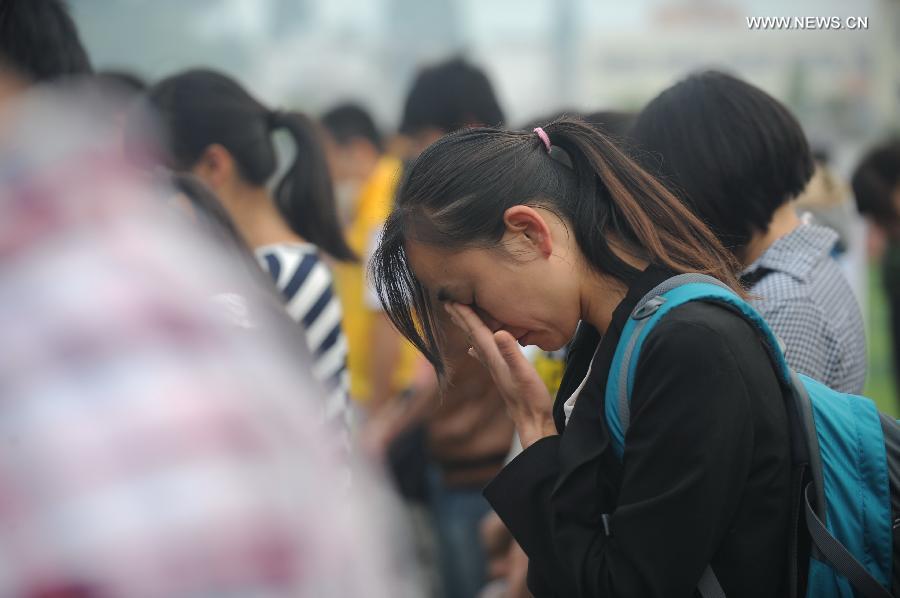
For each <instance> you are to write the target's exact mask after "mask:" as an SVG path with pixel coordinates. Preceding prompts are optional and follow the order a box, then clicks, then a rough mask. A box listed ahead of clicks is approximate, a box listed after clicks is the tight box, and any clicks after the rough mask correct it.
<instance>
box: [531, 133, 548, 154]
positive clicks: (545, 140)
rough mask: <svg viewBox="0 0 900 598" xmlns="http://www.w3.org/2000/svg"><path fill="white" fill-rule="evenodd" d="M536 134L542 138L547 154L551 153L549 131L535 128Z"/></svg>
mask: <svg viewBox="0 0 900 598" xmlns="http://www.w3.org/2000/svg"><path fill="white" fill-rule="evenodd" d="M534 132H535V133H537V136H538V137H540V138H541V141H543V142H544V147H546V148H547V153H548V154H549V153H550V136H549V135H547V131H545V130H544V129H543V128H541V127H535V128H534Z"/></svg>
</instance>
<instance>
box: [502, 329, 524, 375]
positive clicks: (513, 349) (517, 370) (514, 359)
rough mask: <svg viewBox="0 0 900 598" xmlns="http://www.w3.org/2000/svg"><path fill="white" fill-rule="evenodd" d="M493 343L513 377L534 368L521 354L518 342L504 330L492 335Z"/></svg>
mask: <svg viewBox="0 0 900 598" xmlns="http://www.w3.org/2000/svg"><path fill="white" fill-rule="evenodd" d="M494 343H495V344H496V345H497V350H498V351H499V352H500V356H501V357H503V361H505V362H506V366H507V367H508V368H509V371H510V372H511V373H512V374H513V375H514V376H515V375H521V374H524V373H525V372H526V370H530V369H533V368H534V366H532V365H531V363H530V362H529V361H528V359H526V358H525V355H524V354H523V353H522V349H521V348H520V347H519V341H517V340H516V338H515V337H514V336H513V335H512V334H510V333H509V332H507V331H506V330H498V331H497V332H495V333H494Z"/></svg>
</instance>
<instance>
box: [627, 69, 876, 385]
mask: <svg viewBox="0 0 900 598" xmlns="http://www.w3.org/2000/svg"><path fill="white" fill-rule="evenodd" d="M630 141H631V142H632V143H633V144H634V146H635V152H636V155H637V158H638V161H639V162H641V163H642V165H643V166H644V167H645V168H647V169H648V170H649V171H650V172H651V173H652V174H654V175H656V176H657V178H659V179H660V180H661V181H662V182H663V183H664V184H666V185H667V186H668V187H669V188H670V190H672V191H673V192H674V193H675V195H676V196H677V197H678V198H679V199H681V201H683V202H684V203H685V204H686V205H687V206H688V207H689V208H690V209H691V210H693V211H694V212H695V213H696V214H697V215H698V216H700V218H701V219H702V220H703V221H704V222H705V223H706V224H707V225H708V226H709V227H710V228H711V229H712V230H713V232H714V233H715V234H716V236H718V238H719V240H720V241H721V242H722V244H723V245H724V246H725V247H727V248H728V249H729V250H731V252H732V253H733V254H734V256H735V257H736V258H737V260H738V261H739V263H740V265H741V267H742V271H741V272H740V275H741V277H742V282H743V283H744V285H745V286H746V287H747V288H748V289H749V291H750V294H751V296H754V297H757V298H758V299H757V300H756V301H755V302H754V303H755V307H756V308H757V309H758V310H759V312H760V314H761V315H762V316H763V317H764V318H765V319H766V321H767V322H768V323H769V325H770V326H771V327H772V330H773V331H774V332H775V334H776V335H778V337H779V338H780V339H781V341H782V342H783V343H784V345H785V348H786V349H785V356H786V358H787V361H788V364H789V365H790V366H791V367H792V368H794V369H795V370H797V371H798V372H800V373H802V374H806V375H808V376H811V377H813V378H815V379H817V380H821V381H822V382H824V383H826V384H827V385H828V386H830V387H831V388H835V389H837V390H840V391H843V392H848V393H855V394H859V393H861V392H862V389H863V385H864V384H865V381H866V337H865V328H864V325H863V319H862V313H861V312H860V308H859V304H858V302H857V300H856V297H855V296H854V294H853V290H852V289H851V288H850V284H849V282H848V281H847V279H846V278H845V277H844V274H843V272H841V269H840V267H839V265H838V263H837V262H836V261H835V259H834V256H833V251H834V248H835V246H836V244H837V241H838V235H837V233H835V232H834V231H832V230H829V229H827V228H825V227H822V226H818V225H816V224H814V223H812V222H811V219H809V218H807V217H805V216H802V217H801V216H800V215H798V214H797V211H796V209H795V206H794V204H793V202H792V201H791V200H792V199H794V198H796V197H797V196H798V195H800V194H801V193H802V192H803V191H804V189H806V187H807V184H808V183H809V180H810V178H811V177H812V174H813V159H812V155H811V153H810V148H809V143H808V142H807V140H806V136H805V135H804V133H803V129H801V127H800V124H799V123H798V122H797V120H796V119H795V118H794V116H793V115H792V114H791V113H790V112H789V111H788V110H787V108H785V107H784V106H783V105H782V104H781V103H780V102H778V101H777V100H776V99H775V98H773V97H771V96H770V95H768V94H767V93H765V92H764V91H762V90H761V89H758V88H756V87H754V86H752V85H750V84H748V83H746V82H744V81H741V80H740V79H737V78H735V77H732V76H730V75H727V74H724V73H720V72H716V71H707V72H703V73H699V74H695V75H691V76H690V77H688V78H686V79H684V80H683V81H680V82H679V83H676V84H675V85H673V86H672V87H670V88H669V89H666V90H665V91H663V92H662V93H661V94H659V95H658V96H657V97H656V98H654V99H653V100H652V101H651V102H650V103H649V104H648V105H647V106H646V107H645V108H644V110H643V111H642V112H641V113H640V114H639V115H638V118H637V121H636V122H635V125H634V127H633V128H632V130H631V134H630Z"/></svg>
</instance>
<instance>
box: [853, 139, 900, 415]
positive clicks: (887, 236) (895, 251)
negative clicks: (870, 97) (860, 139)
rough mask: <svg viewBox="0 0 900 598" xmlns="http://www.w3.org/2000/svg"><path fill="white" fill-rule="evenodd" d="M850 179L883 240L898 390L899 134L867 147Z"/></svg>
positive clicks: (861, 207)
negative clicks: (869, 147) (868, 148)
mask: <svg viewBox="0 0 900 598" xmlns="http://www.w3.org/2000/svg"><path fill="white" fill-rule="evenodd" d="M850 183H851V185H852V187H853V195H854V196H855V198H856V206H857V208H858V209H859V212H860V214H862V215H863V216H865V217H866V219H867V220H868V221H869V223H870V224H871V225H872V226H873V227H874V228H875V234H877V235H879V236H880V237H882V238H883V240H884V251H883V253H882V255H881V271H882V284H883V286H884V290H885V292H886V293H887V297H888V309H889V311H890V316H891V343H892V349H893V357H894V380H895V381H896V384H897V389H898V392H900V138H895V139H889V140H887V141H885V142H882V143H880V144H879V145H877V146H875V147H873V148H871V149H870V150H869V151H868V152H867V153H866V154H865V156H863V158H862V160H860V162H859V165H858V166H857V167H856V170H855V171H854V173H853V178H852V179H851V181H850ZM898 398H900V396H898Z"/></svg>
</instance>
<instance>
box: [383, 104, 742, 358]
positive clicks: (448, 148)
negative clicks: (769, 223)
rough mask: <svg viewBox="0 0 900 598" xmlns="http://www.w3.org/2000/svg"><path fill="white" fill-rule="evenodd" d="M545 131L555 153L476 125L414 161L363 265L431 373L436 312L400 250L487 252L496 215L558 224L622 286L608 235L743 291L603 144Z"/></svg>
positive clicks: (669, 199)
mask: <svg viewBox="0 0 900 598" xmlns="http://www.w3.org/2000/svg"><path fill="white" fill-rule="evenodd" d="M544 130H545V131H546V133H547V134H548V136H549V137H550V140H551V142H552V144H553V145H554V148H553V149H554V153H551V154H548V152H547V151H546V149H545V148H544V145H543V142H542V141H541V140H540V139H539V138H538V136H537V135H536V134H535V133H532V132H507V131H501V130H498V129H491V128H474V129H464V130H462V131H459V132H457V133H453V134H451V135H448V136H445V137H443V138H442V139H440V140H439V141H437V142H436V143H434V144H433V145H431V146H430V147H429V148H428V149H426V150H425V152H424V153H423V154H422V155H421V156H420V157H419V158H418V159H417V160H416V161H415V163H414V164H413V165H412V166H411V167H410V168H409V170H408V172H407V174H406V176H405V179H404V180H403V183H402V184H401V186H400V189H399V190H398V193H397V199H396V205H395V208H394V211H393V212H392V213H391V215H390V216H389V217H388V219H387V222H386V224H385V228H384V233H383V237H382V240H381V243H380V245H379V247H378V250H377V251H376V253H375V256H374V258H373V261H372V269H373V274H374V279H375V286H376V288H377V291H378V294H379V296H380V298H381V302H382V304H383V305H384V307H385V310H386V311H387V313H388V315H389V317H390V319H391V320H392V321H393V323H394V325H395V326H396V327H397V328H398V329H399V330H400V332H401V333H402V334H403V335H404V336H406V337H407V338H408V339H409V340H410V341H411V342H412V343H413V344H414V345H415V346H416V347H417V348H418V349H419V350H420V351H421V352H422V353H423V354H424V355H425V357H426V358H428V360H429V361H430V362H431V363H432V364H433V365H434V366H435V368H436V369H437V370H438V372H439V373H440V372H443V365H442V359H441V349H440V343H439V342H438V340H439V339H438V336H437V335H438V328H437V326H436V324H435V314H434V311H433V306H432V303H431V299H430V297H429V295H428V293H427V290H426V289H424V288H423V287H422V285H421V284H420V283H419V282H418V280H417V279H416V277H415V274H414V273H413V272H412V270H411V268H410V266H409V263H408V262H407V259H406V250H405V243H406V241H407V240H415V241H418V242H422V243H427V244H430V245H435V246H439V247H445V248H451V249H456V248H463V247H469V246H476V247H495V246H496V244H497V243H498V242H499V241H500V239H501V238H502V236H503V233H504V230H505V225H504V221H503V214H504V213H505V211H506V210H507V209H508V208H510V207H512V206H514V205H517V204H522V203H526V204H529V205H533V206H541V207H544V208H546V209H548V210H551V211H552V212H554V213H555V214H557V215H558V216H560V217H561V218H562V219H563V221H564V222H565V223H566V225H567V226H569V227H571V228H572V229H573V230H574V233H575V240H576V241H577V243H578V246H579V248H580V249H581V251H582V253H583V254H584V256H585V258H586V259H587V261H588V262H589V263H590V264H591V265H592V266H593V267H594V268H595V269H596V270H597V271H598V272H601V273H603V274H606V275H610V276H612V277H614V278H616V279H618V280H621V281H623V282H624V283H626V284H628V283H630V281H632V280H633V279H634V277H635V276H636V275H637V274H638V271H637V270H636V269H635V268H634V267H632V266H630V265H629V264H627V263H626V262H625V261H623V260H622V259H620V258H619V257H618V256H617V255H616V253H614V252H613V250H612V248H611V246H610V242H609V241H610V237H615V242H617V243H619V244H621V246H622V247H623V248H624V249H625V250H626V251H629V252H630V253H632V254H634V255H636V256H639V257H642V258H643V259H646V260H647V261H649V262H651V263H655V264H658V265H661V266H666V267H668V268H671V269H672V270H674V271H676V272H703V273H705V274H709V275H712V276H715V277H716V278H718V279H720V280H722V281H723V282H725V283H727V284H728V285H729V286H731V287H732V288H734V289H735V290H736V291H737V292H742V291H741V289H740V285H739V283H738V281H737V279H736V278H735V275H734V272H735V271H736V266H735V264H734V257H733V256H732V255H731V254H730V253H728V252H727V251H726V250H725V249H724V248H723V247H722V246H721V245H720V243H719V242H718V241H717V240H716V237H715V235H713V234H712V233H711V232H710V231H709V229H707V228H706V227H705V226H704V225H703V223H702V222H701V221H700V220H699V219H698V218H697V217H696V216H694V215H693V214H692V213H691V212H690V211H689V210H688V209H687V208H686V207H685V206H684V205H683V204H682V203H681V202H679V201H678V200H677V199H675V198H674V197H673V196H672V194H671V193H669V192H668V191H667V190H666V189H665V188H664V187H663V186H662V185H661V184H659V183H658V182H657V181H656V180H655V179H654V178H652V177H651V176H649V175H648V174H647V173H645V172H644V171H643V170H641V169H640V168H639V167H638V166H637V165H636V164H634V162H632V161H631V159H630V158H628V157H627V156H626V155H625V154H624V153H623V152H622V151H621V150H619V149H618V148H617V147H616V146H615V145H614V144H613V143H612V142H611V141H610V140H609V139H607V137H606V136H605V135H603V134H602V133H600V132H599V131H597V130H596V129H594V128H593V127H592V126H590V125H589V124H587V123H585V122H583V121H578V120H571V119H564V120H559V121H556V122H553V123H551V124H549V125H546V126H545V127H544ZM560 153H563V154H564V156H561V157H560V159H557V158H554V157H553V155H554V154H560ZM563 157H564V159H562V158H563ZM566 163H570V164H571V166H568V165H567V164H566Z"/></svg>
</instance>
